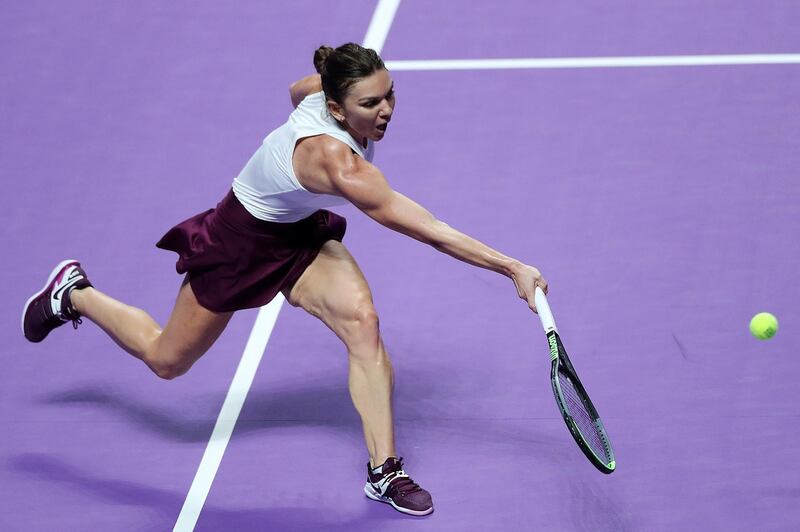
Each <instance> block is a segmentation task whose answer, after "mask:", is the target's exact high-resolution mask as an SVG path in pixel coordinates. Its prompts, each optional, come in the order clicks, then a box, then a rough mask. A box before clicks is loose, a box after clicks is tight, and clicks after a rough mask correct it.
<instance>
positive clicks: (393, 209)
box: [322, 144, 547, 311]
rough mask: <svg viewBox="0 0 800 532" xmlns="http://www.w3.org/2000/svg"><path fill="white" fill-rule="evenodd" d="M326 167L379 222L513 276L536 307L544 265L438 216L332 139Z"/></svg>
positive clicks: (340, 190)
mask: <svg viewBox="0 0 800 532" xmlns="http://www.w3.org/2000/svg"><path fill="white" fill-rule="evenodd" d="M329 147H330V148H331V151H330V153H328V154H327V156H326V157H325V158H324V159H323V164H322V166H323V169H324V173H325V174H326V176H327V179H326V181H328V182H329V183H330V187H331V190H330V191H328V193H334V194H336V195H338V196H342V197H344V198H346V199H348V200H349V201H350V202H351V203H352V204H353V205H355V206H356V207H358V208H359V209H360V210H361V211H363V212H364V213H365V214H366V215H367V216H369V217H370V218H372V219H373V220H375V221H376V222H378V223H380V224H382V225H384V226H386V227H388V228H389V229H392V230H394V231H397V232H399V233H402V234H404V235H407V236H410V237H411V238H414V239H416V240H419V241H420V242H424V243H426V244H429V245H431V246H433V247H434V248H435V249H437V250H438V251H441V252H442V253H446V254H448V255H450V256H452V257H454V258H456V259H458V260H461V261H463V262H466V263H468V264H472V265H474V266H478V267H480V268H485V269H487V270H492V271H495V272H497V273H500V274H502V275H505V276H506V277H509V278H510V279H512V280H513V281H514V284H515V286H516V289H517V295H519V297H520V298H522V299H524V300H526V301H527V302H528V306H529V307H530V308H531V309H533V310H534V311H535V308H536V306H535V302H534V291H535V288H536V286H537V285H538V286H541V287H542V289H543V290H545V291H547V282H546V281H545V280H544V278H543V277H542V275H541V273H539V270H537V269H536V268H534V267H533V266H529V265H527V264H524V263H522V262H520V261H518V260H516V259H513V258H511V257H508V256H506V255H503V254H502V253H500V252H499V251H497V250H495V249H492V248H491V247H489V246H487V245H486V244H484V243H482V242H480V241H478V240H476V239H474V238H472V237H470V236H469V235H466V234H464V233H462V232H461V231H458V230H457V229H454V228H452V227H450V226H449V225H448V224H446V223H445V222H443V221H441V220H438V219H437V218H436V217H435V216H434V215H433V214H432V213H431V212H430V211H428V210H427V209H425V208H424V207H423V206H422V205H420V204H418V203H417V202H415V201H414V200H412V199H411V198H408V197H407V196H404V195H403V194H401V193H399V192H397V191H396V190H393V189H392V188H391V186H389V183H388V182H387V180H386V178H385V177H384V175H383V173H382V172H381V171H380V170H379V169H378V168H377V167H376V166H375V165H373V164H371V163H369V162H368V161H366V160H364V159H362V158H361V157H357V156H355V155H353V154H352V153H351V152H350V150H349V149H348V148H347V147H346V146H343V145H341V147H340V146H336V145H335V144H331V145H330V146H329Z"/></svg>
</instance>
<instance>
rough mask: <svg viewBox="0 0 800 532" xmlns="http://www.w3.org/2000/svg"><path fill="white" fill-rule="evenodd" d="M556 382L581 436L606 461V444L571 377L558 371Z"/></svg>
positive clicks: (608, 458) (607, 457)
mask: <svg viewBox="0 0 800 532" xmlns="http://www.w3.org/2000/svg"><path fill="white" fill-rule="evenodd" d="M558 382H559V384H560V385H561V393H562V394H563V395H564V400H565V401H566V403H567V410H568V411H569V415H570V416H572V419H573V420H574V421H575V424H576V425H577V426H578V429H579V430H580V432H581V435H582V436H583V439H584V441H585V442H586V444H587V445H588V446H589V448H591V449H592V451H593V452H594V453H595V454H596V455H597V456H598V457H602V458H603V459H604V460H606V462H607V461H608V460H610V457H609V456H608V453H607V452H606V446H605V445H604V444H603V440H602V439H601V437H600V434H599V433H598V429H597V425H595V423H594V419H592V416H591V414H589V411H588V410H587V408H586V405H585V404H584V403H583V400H582V399H581V395H580V393H579V392H578V390H577V388H576V387H575V385H574V384H573V382H572V379H570V377H569V376H568V375H566V374H564V373H561V372H559V373H558Z"/></svg>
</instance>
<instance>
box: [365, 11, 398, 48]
mask: <svg viewBox="0 0 800 532" xmlns="http://www.w3.org/2000/svg"><path fill="white" fill-rule="evenodd" d="M399 6H400V0H380V1H379V2H378V6H377V7H376V8H375V12H374V13H373V14H372V21H370V23H369V28H367V35H366V36H365V37H364V42H363V46H364V47H365V48H372V49H373V50H375V51H376V52H378V53H381V50H383V45H384V43H385V42H386V36H387V35H389V28H391V27H392V22H394V15H395V13H397V8H398V7H399Z"/></svg>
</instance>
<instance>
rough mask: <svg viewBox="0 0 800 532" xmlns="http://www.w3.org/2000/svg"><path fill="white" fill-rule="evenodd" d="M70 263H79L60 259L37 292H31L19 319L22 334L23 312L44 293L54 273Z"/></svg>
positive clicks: (23, 326) (53, 277)
mask: <svg viewBox="0 0 800 532" xmlns="http://www.w3.org/2000/svg"><path fill="white" fill-rule="evenodd" d="M70 264H80V262H78V261H77V260H75V259H68V260H62V261H61V262H59V263H58V266H56V267H55V268H53V271H52V272H50V277H48V278H47V282H46V283H45V284H44V286H43V287H42V289H41V290H39V291H38V292H36V293H35V294H33V295H32V296H31V297H29V298H28V300H27V301H26V302H25V306H24V307H22V319H21V320H20V329H22V336H25V314H27V313H28V307H29V306H30V305H31V303H32V302H33V300H34V299H36V298H37V297H39V296H41V295H42V294H43V293H45V291H46V290H47V287H49V286H50V283H52V282H53V279H55V278H56V275H58V272H60V271H61V270H63V269H64V268H66V267H67V266H69V265H70ZM25 338H26V339H27V338H28V337H27V336H25ZM42 340H44V338H42ZM28 341H29V342H32V341H33V340H28ZM40 341H41V340H40ZM34 343H35V342H34Z"/></svg>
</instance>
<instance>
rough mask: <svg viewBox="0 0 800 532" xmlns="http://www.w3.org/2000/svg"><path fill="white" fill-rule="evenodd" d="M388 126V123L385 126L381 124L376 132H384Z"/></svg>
mask: <svg viewBox="0 0 800 532" xmlns="http://www.w3.org/2000/svg"><path fill="white" fill-rule="evenodd" d="M388 125H389V122H386V123H385V124H381V125H379V126H378V127H377V129H378V131H386V127H387V126H388Z"/></svg>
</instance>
